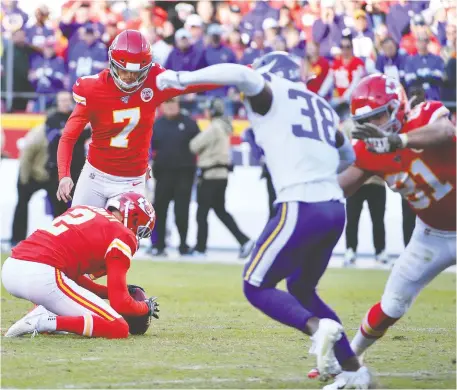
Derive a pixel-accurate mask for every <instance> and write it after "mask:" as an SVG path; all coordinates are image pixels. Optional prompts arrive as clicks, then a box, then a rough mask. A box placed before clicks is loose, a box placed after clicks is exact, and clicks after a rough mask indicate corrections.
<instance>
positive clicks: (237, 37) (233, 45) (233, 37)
mask: <svg viewBox="0 0 457 390" xmlns="http://www.w3.org/2000/svg"><path fill="white" fill-rule="evenodd" d="M227 45H228V47H229V48H230V49H232V51H233V52H234V53H235V56H236V59H237V61H241V63H243V62H242V58H243V56H244V54H245V50H246V46H245V45H244V44H243V42H242V40H241V32H240V30H239V29H237V28H235V29H233V30H232V31H230V33H229V35H228V42H227Z"/></svg>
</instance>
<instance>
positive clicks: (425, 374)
mask: <svg viewBox="0 0 457 390" xmlns="http://www.w3.org/2000/svg"><path fill="white" fill-rule="evenodd" d="M206 369H211V368H210V366H207V367H206ZM455 374H456V373H455V371H445V372H441V373H437V372H436V371H433V372H432V371H415V372H380V373H375V377H381V378H383V377H398V378H415V379H445V378H452V377H455ZM271 380H272V379H271V378H258V377H247V378H240V379H237V378H189V379H163V380H162V379H156V380H149V381H134V382H116V383H114V382H113V383H107V382H104V383H100V384H94V383H91V384H68V385H65V386H64V388H65V389H78V388H93V387H104V388H106V387H107V386H109V387H110V388H128V387H131V386H153V385H159V386H160V385H178V384H182V385H184V387H186V386H185V385H188V384H194V385H195V384H208V383H211V384H218V383H259V382H260V383H261V382H270V381H271ZM304 380H305V376H304V375H303V376H297V377H288V378H287V377H286V378H284V377H282V378H281V379H280V380H276V379H275V382H278V383H281V382H282V383H290V382H301V381H304ZM316 385H317V386H316V387H320V382H318V381H316Z"/></svg>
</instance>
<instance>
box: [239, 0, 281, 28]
mask: <svg viewBox="0 0 457 390" xmlns="http://www.w3.org/2000/svg"><path fill="white" fill-rule="evenodd" d="M254 3H255V5H254V8H253V9H251V11H249V12H248V13H247V14H246V15H245V16H244V18H243V19H242V21H241V24H240V28H241V31H242V33H247V34H248V35H249V36H252V34H253V33H254V31H257V30H261V29H262V26H263V22H264V21H265V20H267V19H269V18H271V19H273V20H275V21H277V20H278V19H279V10H277V9H274V8H272V7H270V6H269V5H268V2H267V1H257V2H254ZM263 30H265V29H263Z"/></svg>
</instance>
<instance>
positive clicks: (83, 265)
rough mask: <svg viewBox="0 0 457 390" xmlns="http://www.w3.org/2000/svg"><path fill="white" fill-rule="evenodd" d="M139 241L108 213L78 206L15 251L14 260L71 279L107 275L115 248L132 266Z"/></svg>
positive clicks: (18, 246)
mask: <svg viewBox="0 0 457 390" xmlns="http://www.w3.org/2000/svg"><path fill="white" fill-rule="evenodd" d="M137 244H138V242H137V239H136V237H135V235H134V234H133V232H132V231H131V230H129V229H127V228H126V227H125V226H124V225H123V224H122V223H121V222H119V220H117V219H116V218H115V217H114V216H113V215H112V214H111V213H110V212H108V211H106V210H105V209H101V208H97V207H91V206H77V207H74V208H71V209H69V210H68V211H66V212H65V213H64V214H62V215H61V216H59V217H57V218H56V219H54V221H53V222H52V226H51V227H50V228H48V229H38V230H36V231H35V232H34V233H33V234H32V235H31V236H30V237H28V238H27V239H26V240H24V241H21V242H20V243H19V245H17V246H16V247H15V248H13V251H12V257H14V258H15V259H20V260H30V261H34V262H37V263H44V264H48V265H51V266H53V267H55V268H58V269H59V270H61V271H62V272H63V273H64V274H65V275H67V276H68V277H69V278H70V279H72V280H76V279H78V277H79V276H80V275H84V274H96V275H101V274H106V259H108V258H107V255H108V254H109V253H110V251H111V249H112V248H118V250H119V251H121V253H122V255H123V256H122V261H125V262H126V264H128V265H129V266H130V259H131V258H132V256H133V254H134V253H135V252H136V250H137Z"/></svg>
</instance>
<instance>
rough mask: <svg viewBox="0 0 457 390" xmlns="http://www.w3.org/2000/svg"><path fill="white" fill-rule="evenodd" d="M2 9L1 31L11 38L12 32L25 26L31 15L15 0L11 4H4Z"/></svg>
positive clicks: (5, 36)
mask: <svg viewBox="0 0 457 390" xmlns="http://www.w3.org/2000/svg"><path fill="white" fill-rule="evenodd" d="M1 10H2V12H1V13H2V20H1V31H2V33H4V35H3V37H4V38H6V39H9V38H10V36H11V33H12V32H14V31H16V30H19V29H23V28H24V27H25V25H26V23H27V21H28V20H29V16H28V15H27V14H26V13H25V12H24V11H22V10H21V9H20V8H19V7H18V6H17V2H15V1H11V2H10V4H9V5H5V4H2V7H1Z"/></svg>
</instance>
